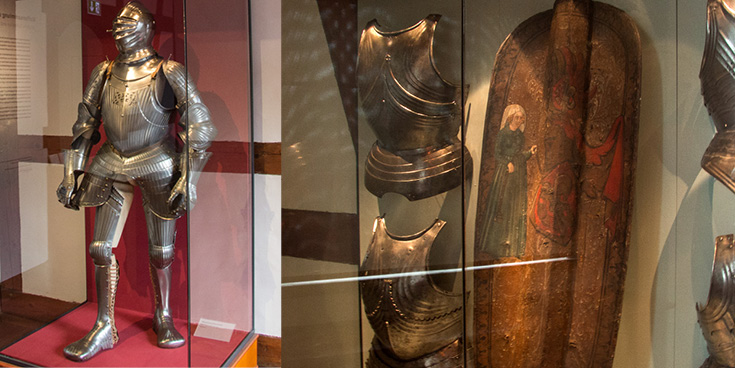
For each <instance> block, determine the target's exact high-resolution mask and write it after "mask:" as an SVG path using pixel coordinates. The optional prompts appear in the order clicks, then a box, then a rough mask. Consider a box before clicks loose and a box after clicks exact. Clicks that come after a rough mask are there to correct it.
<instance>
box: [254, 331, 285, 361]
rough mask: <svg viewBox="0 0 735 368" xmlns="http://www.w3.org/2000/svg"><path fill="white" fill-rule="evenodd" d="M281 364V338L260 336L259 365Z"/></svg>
mask: <svg viewBox="0 0 735 368" xmlns="http://www.w3.org/2000/svg"><path fill="white" fill-rule="evenodd" d="M280 366H281V338H280V337H274V336H268V335H260V336H258V367H280Z"/></svg>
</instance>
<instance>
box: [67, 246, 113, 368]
mask: <svg viewBox="0 0 735 368" xmlns="http://www.w3.org/2000/svg"><path fill="white" fill-rule="evenodd" d="M94 273H95V283H96V286H97V321H96V322H95V324H94V327H92V330H91V331H89V333H87V335H86V336H84V337H83V338H81V339H80V340H78V341H75V342H73V343H71V344H69V345H68V346H67V347H66V348H64V355H65V356H66V357H67V358H69V359H71V360H75V361H85V360H88V359H90V358H92V357H93V356H95V355H96V354H97V353H99V352H100V351H102V350H107V349H111V348H112V346H113V345H114V344H116V343H117V341H118V334H117V328H116V327H115V292H116V291H117V283H118V279H119V276H120V273H119V267H118V264H117V261H116V260H115V256H114V255H113V256H112V263H111V264H109V265H96V266H95V271H94Z"/></svg>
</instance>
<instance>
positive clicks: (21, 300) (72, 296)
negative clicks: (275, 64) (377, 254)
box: [0, 0, 254, 367]
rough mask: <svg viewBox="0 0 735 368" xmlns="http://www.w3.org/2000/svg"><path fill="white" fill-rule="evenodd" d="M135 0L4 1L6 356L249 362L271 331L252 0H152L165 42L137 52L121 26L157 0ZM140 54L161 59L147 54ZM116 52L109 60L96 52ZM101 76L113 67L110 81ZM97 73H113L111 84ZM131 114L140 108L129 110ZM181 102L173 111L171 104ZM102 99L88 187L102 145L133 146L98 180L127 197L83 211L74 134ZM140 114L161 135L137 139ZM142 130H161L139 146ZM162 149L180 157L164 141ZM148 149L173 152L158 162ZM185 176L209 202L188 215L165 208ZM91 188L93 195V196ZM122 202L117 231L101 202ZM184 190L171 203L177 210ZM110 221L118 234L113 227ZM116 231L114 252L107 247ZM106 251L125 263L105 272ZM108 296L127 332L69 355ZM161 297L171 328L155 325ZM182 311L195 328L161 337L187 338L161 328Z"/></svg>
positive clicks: (10, 359)
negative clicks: (256, 143) (255, 151)
mask: <svg viewBox="0 0 735 368" xmlns="http://www.w3.org/2000/svg"><path fill="white" fill-rule="evenodd" d="M127 3H128V1H118V0H99V1H96V0H82V1H76V2H74V1H62V2H54V1H40V0H39V1H35V0H30V1H9V2H4V3H3V4H2V5H0V32H2V34H1V35H0V42H1V43H2V46H1V47H0V53H1V54H2V56H1V57H0V59H1V61H0V74H2V78H1V79H0V84H2V92H0V94H2V97H1V98H0V100H1V102H0V103H1V104H2V109H1V111H2V121H3V124H2V128H1V129H2V131H1V133H0V140H2V148H0V157H1V158H0V162H2V166H3V170H2V171H3V174H2V175H0V180H2V186H1V187H2V189H1V190H0V191H2V193H3V195H2V200H3V203H4V204H3V206H1V207H2V210H1V211H2V221H0V223H2V226H3V230H2V231H0V234H1V235H0V237H1V238H2V247H0V361H4V362H7V363H11V364H17V365H28V364H31V365H38V366H71V365H89V366H182V367H185V366H221V365H228V364H232V362H233V359H236V358H238V356H239V354H240V352H241V351H242V349H243V348H244V347H246V346H247V345H248V344H249V343H250V342H251V341H252V339H253V338H254V333H253V328H254V326H253V264H252V249H253V240H252V239H253V228H252V220H253V219H252V210H253V205H252V204H253V202H252V144H251V143H252V123H251V103H250V101H251V96H250V91H251V90H250V44H249V42H250V41H249V3H248V2H247V1H227V2H221V3H218V4H219V5H218V6H217V7H213V6H211V4H209V3H208V2H207V1H199V0H172V1H152V0H150V1H149V0H141V1H139V4H142V6H143V8H146V9H147V11H148V12H149V13H150V14H151V15H152V17H153V19H154V20H155V26H154V28H155V31H154V32H155V33H154V35H153V37H152V40H151V44H152V48H153V49H155V51H156V52H157V54H155V53H151V54H150V55H146V56H144V57H141V58H140V59H125V58H126V57H128V56H130V55H132V54H133V53H128V54H125V53H121V54H120V56H118V55H119V53H118V49H120V47H121V46H120V45H121V42H126V41H119V40H120V39H125V37H127V36H126V35H125V34H124V32H127V31H129V29H127V30H121V29H122V28H124V27H125V26H129V23H130V22H133V24H134V26H131V27H139V28H135V29H136V30H137V29H143V28H140V27H143V26H140V24H143V23H144V22H143V21H141V19H142V18H140V14H141V13H134V12H133V13H131V14H133V15H129V14H127V13H126V14H125V15H124V16H128V18H125V19H123V18H124V16H123V18H117V23H116V24H115V25H113V22H114V21H115V19H116V16H117V15H118V12H119V11H120V10H121V9H122V8H123V7H124V6H126V4H127ZM121 19H122V20H121ZM131 19H132V20H131ZM126 22H128V23H126ZM136 22H137V23H136ZM121 27H122V28H121ZM111 29H112V31H108V30H111ZM131 32H138V31H131ZM116 40H118V41H117V44H116ZM135 42H137V41H135ZM116 46H117V48H116ZM123 49H125V46H123V48H122V49H120V50H121V51H122V50H123ZM131 49H132V48H130V49H125V50H131ZM136 50H138V49H136ZM136 52H137V51H136ZM141 53H144V52H143V51H141V52H137V53H136V54H135V55H137V56H132V57H138V56H140V55H141ZM123 54H124V55H128V56H123ZM125 60H127V61H130V60H132V61H130V62H124V61H125ZM141 60H142V61H141ZM110 61H113V62H112V63H110ZM141 62H144V63H146V64H144V65H148V64H151V65H153V67H151V68H149V69H146V68H143V69H140V68H138V66H139V65H142V64H140V63H141ZM154 62H155V63H154ZM110 64H112V66H110V67H109V70H107V71H105V68H96V66H98V65H103V66H105V67H107V66H108V65H110ZM154 64H155V65H154ZM95 68H96V69H95ZM126 68H127V69H126ZM136 68H137V69H136ZM140 70H143V72H140ZM151 72H152V73H151ZM95 73H96V74H95ZM136 73H139V74H140V75H138V74H136ZM100 76H103V77H102V80H104V81H103V82H102V83H97V82H96V81H95V80H94V79H95V78H99V77H100ZM161 76H163V78H161ZM90 79H92V81H90ZM96 83H97V84H96ZM136 83H137V86H142V87H136ZM98 85H99V86H104V87H101V88H100V89H99V90H95V88H96V87H95V86H98ZM85 86H88V87H87V88H86V90H87V92H86V94H85ZM136 88H137V89H136ZM90 91H92V92H90ZM95 91H97V92H98V93H99V94H98V95H96V96H99V101H98V102H99V103H98V104H95V103H94V102H95V100H96V99H97V97H94V96H95V93H94V92H95ZM151 96H153V97H151ZM80 102H84V103H83V104H82V105H80ZM83 106H92V107H91V108H89V107H84V108H83ZM120 106H122V107H120ZM95 107H96V108H99V113H96V112H95V109H94V108H95ZM115 109H118V110H115ZM83 110H84V111H88V112H86V113H85V112H83ZM174 110H177V111H174ZM160 111H163V112H160ZM117 112H120V113H121V114H120V116H121V118H119V119H118V118H117V115H116V114H117ZM126 113H129V115H128V116H133V117H134V118H128V120H124V115H125V114H126ZM84 114H87V115H84ZM157 114H158V115H157ZM167 114H170V115H173V116H170V121H167V120H166V119H167V117H168V116H169V115H167ZM90 116H91V118H90ZM100 116H101V120H102V122H101V125H102V128H101V129H99V132H100V133H101V139H99V143H98V144H95V145H94V146H92V149H91V154H90V157H91V158H90V159H89V161H88V162H87V165H86V172H85V174H84V176H81V177H79V178H78V179H79V180H78V182H77V185H78V187H77V189H79V188H82V187H84V188H92V186H91V185H92V184H84V182H85V180H90V181H91V180H93V179H85V178H86V177H87V176H90V177H92V175H90V174H89V172H92V173H97V171H95V170H97V167H98V166H99V165H100V162H101V161H104V160H102V159H97V160H96V159H95V158H96V157H106V158H107V159H108V161H106V162H111V161H109V160H110V157H118V159H119V160H122V162H123V164H121V165H128V166H120V167H121V169H116V170H121V171H117V172H115V173H114V175H117V176H114V177H112V178H111V180H113V181H111V182H104V183H103V184H100V187H101V188H104V187H106V186H107V185H108V184H109V185H111V186H112V187H113V188H114V189H111V192H110V191H107V192H95V194H97V195H98V196H104V195H105V193H107V195H108V196H109V198H113V199H115V203H119V205H120V207H115V205H114V203H112V202H104V201H103V203H105V204H104V205H101V206H100V207H99V209H95V208H94V207H95V206H97V205H96V204H95V205H91V207H86V208H82V209H81V210H78V211H74V210H70V209H67V208H64V205H62V204H61V203H59V199H58V198H57V188H58V186H59V183H60V182H62V179H63V178H64V177H65V163H66V164H68V161H69V159H67V158H66V157H68V156H69V153H68V152H67V154H66V155H65V154H64V150H70V149H78V148H79V144H78V143H77V141H78V140H79V137H80V136H82V137H83V138H85V139H89V137H90V136H89V135H88V136H84V134H77V133H78V132H79V130H80V129H82V131H84V129H87V128H85V127H87V126H90V127H92V125H94V124H93V123H90V122H94V121H95V120H94V119H97V121H99V120H100ZM82 117H84V118H85V119H82ZM136 117H137V119H136ZM159 117H160V119H158V118H159ZM86 118H90V120H86ZM156 119H158V120H156ZM161 119H162V120H161ZM144 120H145V121H144ZM159 120H160V121H159ZM75 122H77V123H75ZM210 122H211V125H210ZM106 123H107V124H106ZM118 123H119V124H118ZM85 124H86V125H85ZM97 124H99V122H98V123H97ZM115 124H117V125H115ZM136 124H137V126H138V127H141V126H142V128H140V129H142V130H145V131H146V132H147V133H146V134H148V135H147V136H146V137H145V138H141V139H139V140H138V141H136V139H138V138H140V137H137V138H135V137H133V136H134V134H136V133H137V132H138V131H132V130H131V129H134V128H127V127H129V126H133V127H134V126H136ZM212 125H213V126H214V129H212V128H210V126H212ZM98 126H99V125H97V127H98ZM80 127H82V128H80ZM202 127H204V128H202ZM93 128H95V127H92V128H89V131H90V135H92V134H91V132H92V130H94V129H93ZM73 129H74V130H73ZM135 129H137V128H135ZM146 129H147V130H146ZM157 129H160V130H161V131H162V132H163V133H155V132H157V131H158V130H157ZM121 132H122V133H121ZM156 134H158V135H156ZM161 134H162V135H161ZM92 136H93V135H92ZM151 137H153V138H151ZM91 140H92V141H94V140H95V139H94V138H92V139H91ZM140 141H143V142H144V144H146V145H147V146H145V147H143V148H141V147H138V146H135V145H136V144H139V143H140ZM131 142H132V143H131ZM145 142H147V143H145ZM160 142H171V143H160ZM149 143H150V144H149ZM164 146H165V147H170V149H168V148H161V147H164ZM110 147H111V148H110ZM167 149H168V151H166V150H167ZM105 150H106V151H105ZM161 150H163V151H166V152H167V153H166V152H164V153H165V154H166V155H169V156H165V155H164V153H160V154H157V153H156V154H154V153H155V152H156V151H159V152H160V151H161ZM141 152H142V153H141ZM201 152H208V153H211V155H210V156H209V160H208V162H206V166H203V167H201V165H199V164H197V157H198V156H197V155H199V154H200V153H201ZM104 155H108V156H104ZM110 155H112V156H110ZM115 155H117V156H115ZM144 155H148V156H145V157H159V158H161V157H164V156H165V157H167V158H166V159H165V160H168V161H165V160H164V159H163V158H161V160H159V161H157V162H156V163H154V164H151V165H148V166H146V165H145V162H144V161H145V157H144ZM204 156H206V154H205V155H204ZM141 162H143V163H141ZM166 162H168V163H169V164H166ZM103 164H104V162H103ZM136 164H137V165H139V167H133V166H130V165H136ZM95 165H97V166H95ZM141 165H142V166H141ZM166 165H169V166H168V169H166ZM93 166H94V167H93ZM66 167H68V166H66ZM131 167H132V168H131ZM122 168H124V169H122ZM172 168H173V169H172ZM131 170H132V171H131ZM135 170H139V171H135ZM141 170H142V171H141ZM146 170H148V171H146ZM165 170H173V171H171V172H169V174H166V175H173V176H169V179H166V180H169V181H168V182H167V183H168V184H162V185H165V188H164V190H163V191H164V192H165V193H164V194H162V195H163V196H165V198H163V199H162V200H161V199H160V198H156V195H154V194H152V193H153V192H155V190H156V188H157V187H156V186H155V185H158V184H156V183H157V182H154V181H152V180H153V179H151V180H148V179H146V178H147V177H150V176H146V175H159V176H161V175H164V174H162V173H163V172H164V171H165ZM187 170H188V174H186V172H187ZM151 173H153V174H151ZM105 175H106V174H105ZM110 175H113V174H110ZM106 177H107V176H106ZM179 179H181V180H182V181H181V184H180V188H181V193H182V196H180V197H179V199H181V198H190V199H192V201H189V202H188V203H187V201H186V200H181V201H179V203H183V205H182V206H183V208H184V211H183V213H180V215H181V216H180V217H179V218H178V220H176V221H175V222H173V220H171V219H172V218H176V216H175V215H171V214H170V213H167V212H166V210H165V209H164V210H160V208H157V209H155V208H154V207H156V206H159V205H161V203H163V204H164V205H163V206H165V204H167V203H173V202H174V201H175V200H176V198H175V197H172V199H173V201H167V200H168V197H169V194H170V192H171V191H172V190H174V189H173V185H174V183H175V182H176V181H178V180H179ZM156 180H157V179H156ZM161 180H163V179H161ZM125 182H129V183H130V184H133V185H126V183H125ZM93 184H94V183H93ZM166 185H167V186H166ZM123 187H126V188H128V189H125V190H123V189H121V188H123ZM89 191H92V189H89ZM110 193H112V194H110ZM155 193H158V192H155ZM166 193H168V194H166ZM76 196H79V198H81V197H82V195H78V194H75V197H74V198H77V197H76ZM159 197H160V196H159ZM104 198H108V197H104ZM194 199H195V200H196V202H195V203H196V206H194ZM157 200H158V201H157ZM72 201H74V200H72ZM77 203H82V205H85V204H87V202H85V201H84V200H83V199H77ZM156 203H158V204H156ZM105 206H110V208H113V209H114V211H113V212H114V214H115V216H117V217H118V218H119V219H121V221H118V222H117V224H118V225H119V226H117V227H115V226H112V227H110V228H111V229H113V230H115V231H116V232H113V231H107V232H105V231H106V230H105V229H104V224H106V223H105V220H109V218H108V217H105V216H106V215H101V214H100V213H101V212H104V211H105V210H104V209H103V207H105ZM174 207H175V204H171V205H170V207H169V208H170V209H172V213H173V208H174ZM156 211H158V212H156ZM105 213H107V212H105ZM154 217H155V218H154ZM156 218H158V219H159V220H156ZM113 223H114V222H113ZM146 229H148V231H146ZM151 229H153V230H151ZM162 229H163V230H162ZM149 233H150V234H151V235H149ZM100 234H103V235H100ZM157 236H158V237H160V238H162V239H171V240H169V241H166V240H157V239H159V238H158V237H157ZM100 237H102V238H104V240H105V241H104V242H101V243H100V241H99V240H100V239H101V238H100ZM103 243H104V244H103ZM100 244H102V245H100ZM101 247H102V248H101ZM104 247H108V248H104ZM110 248H111V249H112V250H111V252H112V254H114V256H113V257H112V258H111V259H112V261H110V262H107V261H106V260H109V259H110V254H109V253H106V255H105V252H109V249H110ZM100 249H102V250H100ZM104 249H107V250H104ZM90 253H91V256H90ZM115 265H117V266H115ZM101 266H102V268H101ZM104 267H110V268H109V269H110V270H111V271H106V272H107V273H106V274H105V275H106V276H104V277H106V278H104V277H103V278H104V280H107V281H106V282H100V281H99V280H100V269H104ZM115 269H116V270H117V272H115V271H114V270H115ZM104 280H103V281H104ZM154 285H155V287H154ZM100 288H102V289H100ZM95 290H96V291H95ZM110 290H112V292H111V293H110ZM110 294H111V295H112V296H110ZM100 295H102V296H103V298H101V297H100ZM166 298H168V306H166V302H165V299H166ZM100 306H107V307H109V310H110V311H109V315H108V312H104V313H102V312H99V313H100V315H103V314H104V317H105V318H112V319H113V320H114V325H115V326H116V330H117V331H116V332H117V336H118V338H117V339H115V340H117V341H115V342H114V344H113V346H112V348H111V349H110V346H108V345H106V344H107V343H106V342H104V341H107V340H104V339H103V338H99V341H102V340H104V341H103V343H101V345H100V346H101V347H102V351H100V352H98V353H97V354H96V355H94V356H93V357H91V358H88V357H86V356H84V357H81V355H80V356H78V358H80V357H81V358H82V360H86V361H85V362H83V363H77V362H72V361H70V360H68V359H67V358H68V357H69V356H70V354H69V349H68V348H67V349H66V350H65V347H67V346H68V345H69V344H71V343H72V342H74V341H75V340H78V339H80V338H82V337H83V336H85V334H86V333H87V332H88V331H90V330H89V329H90V328H91V327H92V326H93V325H94V324H95V318H96V316H98V310H102V309H104V308H101V307H100ZM165 310H167V312H165ZM113 311H114V312H113ZM154 311H156V313H157V314H156V315H157V316H159V319H157V321H158V322H156V323H155V324H156V330H157V331H158V332H159V334H158V336H157V333H156V332H155V331H154V329H153V328H152V327H153V325H154V322H153V319H154V318H153V315H154ZM162 311H163V312H162ZM113 313H114V314H113ZM103 319H104V318H103ZM99 320H100V319H98V321H99ZM167 320H168V321H170V322H166V321H167ZM166 323H170V325H173V326H175V329H176V330H178V332H179V333H180V334H181V335H182V337H183V346H179V347H177V348H172V349H164V348H159V347H158V346H157V345H160V346H164V347H173V346H176V345H181V343H179V342H176V343H173V344H171V343H169V342H170V340H166V338H165V337H161V334H160V331H162V330H165V331H169V330H167V327H162V326H170V325H167V324H166ZM110 336H112V335H110ZM110 340H112V339H110ZM167 341H168V342H167ZM167 344H168V345H167ZM65 355H66V356H65ZM87 359H88V360H87Z"/></svg>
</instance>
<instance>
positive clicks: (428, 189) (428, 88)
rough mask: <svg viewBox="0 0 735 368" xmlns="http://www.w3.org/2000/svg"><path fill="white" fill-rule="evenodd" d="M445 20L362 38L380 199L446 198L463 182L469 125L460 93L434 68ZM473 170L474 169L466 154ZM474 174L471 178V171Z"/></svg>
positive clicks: (372, 182) (371, 182)
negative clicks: (464, 125)
mask: <svg viewBox="0 0 735 368" xmlns="http://www.w3.org/2000/svg"><path fill="white" fill-rule="evenodd" d="M439 18H440V16H439V15H429V16H428V17H426V18H425V19H424V20H422V21H420V22H419V23H417V24H416V25H414V26H412V27H410V28H407V29H405V30H401V31H397V32H383V31H380V30H379V29H378V24H377V22H376V21H375V20H373V21H371V22H370V23H368V25H367V27H366V28H365V30H364V31H363V32H362V36H361V39H360V50H359V56H358V68H357V69H358V70H357V75H358V81H357V85H358V89H359V92H360V100H361V103H362V109H363V111H364V112H365V114H366V115H367V120H368V123H369V124H370V127H371V128H372V129H373V131H374V132H375V135H376V136H377V138H378V141H377V144H376V145H375V146H374V147H373V148H372V150H371V151H370V155H369V156H368V161H367V165H366V169H365V170H366V178H365V184H366V186H367V188H368V190H370V192H372V193H373V194H375V195H377V196H382V195H383V194H384V193H386V192H396V193H399V194H403V195H404V196H406V197H407V198H409V199H411V200H415V199H421V198H426V197H430V196H432V195H435V194H438V193H441V192H444V191H447V190H449V189H451V188H453V187H455V186H457V185H459V184H460V183H461V181H462V179H461V173H460V172H459V171H461V170H459V168H460V166H461V165H462V162H463V161H462V158H461V156H462V148H461V147H462V145H461V143H460V142H459V141H458V139H457V133H458V132H459V127H460V124H461V121H462V116H461V105H460V104H461V92H462V89H461V88H460V87H459V86H456V85H453V84H451V83H449V82H447V81H445V80H444V79H443V78H442V77H441V76H440V75H439V72H438V71H437V70H436V69H435V67H434V60H433V58H432V43H433V40H434V29H435V28H436V23H437V22H438V21H439ZM465 155H466V157H465V160H464V162H465V163H466V164H469V165H471V158H470V156H469V152H468V151H466V150H465ZM468 171H470V172H471V171H472V170H471V168H470V170H468Z"/></svg>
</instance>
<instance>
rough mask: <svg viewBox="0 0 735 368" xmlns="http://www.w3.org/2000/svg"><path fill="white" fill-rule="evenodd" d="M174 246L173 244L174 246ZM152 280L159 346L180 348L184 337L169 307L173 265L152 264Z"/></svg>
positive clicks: (154, 327) (154, 323) (154, 328)
mask: <svg viewBox="0 0 735 368" xmlns="http://www.w3.org/2000/svg"><path fill="white" fill-rule="evenodd" d="M172 247H173V246H172ZM149 266H150V271H151V280H152V281H153V289H154V291H155V298H156V310H155V312H154V313H153V331H155V332H156V335H158V346H159V347H162V348H178V347H179V346H182V345H184V342H185V340H184V337H183V336H181V334H180V333H179V332H178V331H176V328H175V327H174V320H173V318H172V317H171V312H170V310H169V307H168V294H169V288H170V285H171V265H170V264H169V265H168V266H166V267H164V268H157V267H155V266H154V265H153V264H150V265H149Z"/></svg>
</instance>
